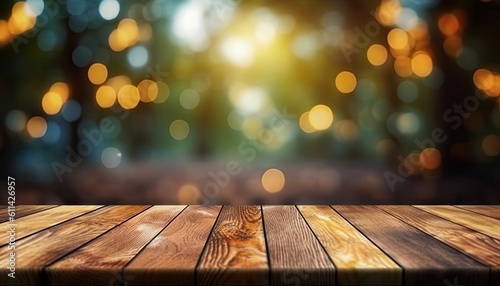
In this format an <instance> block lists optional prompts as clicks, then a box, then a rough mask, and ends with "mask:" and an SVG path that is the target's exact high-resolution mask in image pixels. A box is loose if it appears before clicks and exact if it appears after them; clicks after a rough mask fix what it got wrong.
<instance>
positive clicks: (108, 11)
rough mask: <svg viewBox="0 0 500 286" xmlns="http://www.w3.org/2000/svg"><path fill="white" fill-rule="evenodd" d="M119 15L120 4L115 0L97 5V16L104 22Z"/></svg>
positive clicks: (104, 1)
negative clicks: (99, 15)
mask: <svg viewBox="0 0 500 286" xmlns="http://www.w3.org/2000/svg"><path fill="white" fill-rule="evenodd" d="M118 13H120V3H118V1H116V0H102V1H101V4H99V14H101V17H102V18H103V19H104V20H113V19H114V18H116V16H118Z"/></svg>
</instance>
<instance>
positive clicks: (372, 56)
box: [366, 44, 387, 66]
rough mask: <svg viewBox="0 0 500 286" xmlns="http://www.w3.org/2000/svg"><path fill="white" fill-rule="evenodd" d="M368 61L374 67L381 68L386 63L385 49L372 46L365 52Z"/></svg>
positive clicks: (377, 45) (375, 45)
mask: <svg viewBox="0 0 500 286" xmlns="http://www.w3.org/2000/svg"><path fill="white" fill-rule="evenodd" d="M366 57H367V58H368V61H369V62H370V63H371V64H372V65H374V66H381V65H383V64H384V63H385V62H386V61H387V49H386V48H385V47H384V46H382V45H379V44H373V45H371V46H370V47H369V48H368V51H367V52H366Z"/></svg>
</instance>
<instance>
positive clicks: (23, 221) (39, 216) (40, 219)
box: [0, 206, 102, 246]
mask: <svg viewBox="0 0 500 286" xmlns="http://www.w3.org/2000/svg"><path fill="white" fill-rule="evenodd" d="M101 207H102V206H59V207H55V208H51V209H47V210H44V211H41V212H38V213H34V214H30V215H27V216H24V217H21V218H19V219H16V224H17V228H16V239H21V238H23V237H25V236H28V235H30V234H33V233H35V232H38V231H41V230H43V229H46V228H49V227H51V226H54V225H56V224H59V223H62V222H65V221H67V220H70V219H73V218H75V217H78V216H81V215H83V214H86V213H88V212H91V211H94V210H96V209H98V208H101ZM9 224H10V222H3V223H0V229H9V228H10V226H9ZM8 236H9V234H8V233H7V232H4V231H2V232H0V246H4V245H6V243H5V242H8V239H9V237H8Z"/></svg>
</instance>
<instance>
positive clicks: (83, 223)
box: [0, 206, 148, 285]
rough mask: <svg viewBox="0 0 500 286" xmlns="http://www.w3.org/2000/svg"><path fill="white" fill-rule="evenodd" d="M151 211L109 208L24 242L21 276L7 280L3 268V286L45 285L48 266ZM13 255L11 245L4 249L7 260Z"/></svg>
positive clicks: (20, 250)
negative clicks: (44, 274) (133, 218)
mask: <svg viewBox="0 0 500 286" xmlns="http://www.w3.org/2000/svg"><path fill="white" fill-rule="evenodd" d="M147 208H148V206H107V207H104V208H101V209H98V210H96V211H93V212H91V213H88V214H85V215H83V216H80V217H77V218H75V219H72V220H70V221H67V222H65V223H63V224H59V225H56V226H53V227H51V228H48V229H46V230H43V231H41V232H38V233H35V234H34V235H31V236H28V237H26V238H23V239H21V240H20V241H18V242H17V243H18V245H20V246H22V247H18V248H17V249H16V257H17V263H16V267H17V271H16V272H17V274H18V277H17V278H16V279H15V280H14V279H11V278H7V273H8V270H7V269H5V268H1V269H0V285H3V284H7V283H8V282H15V283H11V284H10V285H42V284H43V280H42V278H43V277H42V269H43V267H44V266H46V265H49V264H51V263H52V262H54V261H56V260H57V259H60V258H61V257H63V256H64V255H66V254H68V253H70V252H71V251H73V250H75V249H77V248H79V247H81V246H82V245H83V244H85V243H87V242H89V241H90V240H92V239H94V238H96V237H98V236H99V235H101V234H103V233H104V232H106V231H108V230H109V229H111V228H113V227H115V226H116V225H117V224H119V223H121V222H123V221H125V220H127V219H129V218H130V217H132V216H134V215H136V214H138V213H139V212H141V211H144V210H145V209H147ZM9 252H10V250H9V249H8V247H7V246H4V247H2V248H0V257H7V256H8V255H9ZM7 279H9V280H11V281H9V280H7Z"/></svg>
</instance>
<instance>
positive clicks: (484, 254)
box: [378, 206, 500, 285]
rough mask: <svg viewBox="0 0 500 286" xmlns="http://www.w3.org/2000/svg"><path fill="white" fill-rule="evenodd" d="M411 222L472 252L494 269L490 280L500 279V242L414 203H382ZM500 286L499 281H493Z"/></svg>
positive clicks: (388, 210)
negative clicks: (497, 282) (418, 206)
mask: <svg viewBox="0 0 500 286" xmlns="http://www.w3.org/2000/svg"><path fill="white" fill-rule="evenodd" d="M378 207H379V208H380V209H382V210H384V211H386V212H388V213H389V214H391V215H393V216H394V217H397V218H398V219H400V220H402V221H404V222H405V223H407V224H410V225H412V226H413V227H415V228H418V229H419V230H421V231H423V232H425V233H427V234H429V235H431V236H433V237H434V238H436V239H439V240H440V241H442V242H444V243H446V244H448V245H450V246H451V247H454V248H455V249H458V250H460V251H462V252H463V253H466V254H468V255H469V256H471V257H473V258H475V259H476V260H478V261H480V262H481V263H483V264H485V265H488V266H489V267H490V268H492V272H491V274H490V280H491V279H493V280H495V281H500V275H499V274H500V272H499V271H498V270H500V241H499V240H497V239H494V238H491V237H489V236H487V235H485V234H482V233H480V232H476V231H473V230H471V229H469V228H466V227H464V226H462V225H459V224H456V223H453V222H450V221H448V220H446V219H444V218H441V217H438V216H435V215H433V214H430V213H428V212H425V211H423V210H420V209H417V208H414V207H412V206H378ZM492 285H497V284H492Z"/></svg>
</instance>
